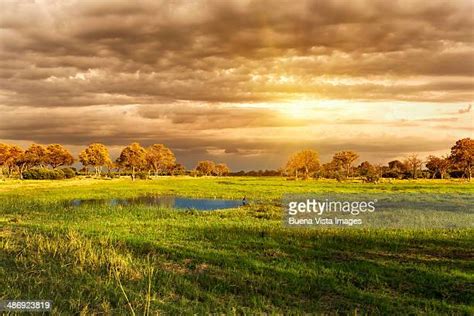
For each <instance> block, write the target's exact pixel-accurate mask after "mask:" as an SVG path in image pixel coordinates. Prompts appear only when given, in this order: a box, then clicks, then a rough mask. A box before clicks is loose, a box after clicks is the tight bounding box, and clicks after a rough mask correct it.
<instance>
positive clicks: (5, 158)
mask: <svg viewBox="0 0 474 316" xmlns="http://www.w3.org/2000/svg"><path fill="white" fill-rule="evenodd" d="M0 163H1V165H2V166H3V167H4V168H6V169H7V173H8V177H10V176H11V175H12V174H13V171H14V170H15V168H18V171H19V174H20V178H21V174H22V172H23V166H24V151H23V149H21V148H20V147H18V146H16V145H5V146H2V148H1V149H0Z"/></svg>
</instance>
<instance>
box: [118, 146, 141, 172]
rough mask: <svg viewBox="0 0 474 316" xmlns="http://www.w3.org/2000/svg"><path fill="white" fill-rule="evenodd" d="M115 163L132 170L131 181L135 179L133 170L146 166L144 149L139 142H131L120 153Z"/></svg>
mask: <svg viewBox="0 0 474 316" xmlns="http://www.w3.org/2000/svg"><path fill="white" fill-rule="evenodd" d="M117 163H118V164H119V165H120V166H121V167H124V168H126V169H129V170H131V171H132V181H135V171H136V170H140V169H144V168H145V167H146V150H145V149H144V148H143V147H142V146H140V144H139V143H132V144H130V145H128V146H127V147H125V148H124V149H123V150H122V152H121V153H120V156H119V158H118V159H117Z"/></svg>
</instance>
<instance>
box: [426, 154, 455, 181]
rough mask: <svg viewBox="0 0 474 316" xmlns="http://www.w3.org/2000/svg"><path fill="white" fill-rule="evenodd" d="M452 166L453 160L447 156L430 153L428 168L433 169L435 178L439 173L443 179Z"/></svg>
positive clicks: (432, 172) (427, 162)
mask: <svg viewBox="0 0 474 316" xmlns="http://www.w3.org/2000/svg"><path fill="white" fill-rule="evenodd" d="M450 166H451V161H450V160H449V159H448V158H447V157H436V156H433V155H430V156H428V158H427V161H426V168H427V169H428V170H429V171H431V174H432V178H433V179H434V178H435V177H436V175H438V174H439V177H440V178H441V179H444V176H445V175H446V173H447V172H448V169H449V167H450Z"/></svg>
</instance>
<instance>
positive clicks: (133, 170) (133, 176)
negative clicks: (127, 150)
mask: <svg viewBox="0 0 474 316" xmlns="http://www.w3.org/2000/svg"><path fill="white" fill-rule="evenodd" d="M132 181H135V167H132Z"/></svg>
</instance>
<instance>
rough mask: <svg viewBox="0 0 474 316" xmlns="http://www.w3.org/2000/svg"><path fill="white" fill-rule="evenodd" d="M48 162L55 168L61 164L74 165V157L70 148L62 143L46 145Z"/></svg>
mask: <svg viewBox="0 0 474 316" xmlns="http://www.w3.org/2000/svg"><path fill="white" fill-rule="evenodd" d="M46 150H47V153H46V159H45V161H46V163H47V164H48V165H50V166H51V167H52V168H53V169H56V168H57V167H59V166H67V165H72V164H73V163H74V157H73V156H72V155H71V153H70V152H69V150H67V149H66V148H64V147H63V146H62V145H60V144H51V145H48V146H47V147H46Z"/></svg>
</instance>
